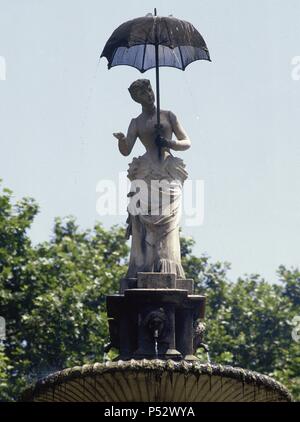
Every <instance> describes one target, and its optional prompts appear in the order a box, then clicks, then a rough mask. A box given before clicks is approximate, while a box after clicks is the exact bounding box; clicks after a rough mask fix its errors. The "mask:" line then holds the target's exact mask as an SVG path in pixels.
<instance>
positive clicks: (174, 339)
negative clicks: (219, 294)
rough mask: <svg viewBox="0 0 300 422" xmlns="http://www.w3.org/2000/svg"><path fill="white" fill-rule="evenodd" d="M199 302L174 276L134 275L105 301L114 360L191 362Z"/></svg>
mask: <svg viewBox="0 0 300 422" xmlns="http://www.w3.org/2000/svg"><path fill="white" fill-rule="evenodd" d="M204 311H205V297H204V296H199V295H193V280H184V279H176V275H175V274H165V273H138V276H137V278H130V279H123V280H122V281H121V285H120V293H119V294H117V295H112V296H108V297H107V313H108V317H109V330H110V338H111V344H110V346H111V347H115V348H117V349H119V352H120V356H118V359H122V360H128V359H132V358H134V359H143V358H145V359H154V358H159V359H172V360H181V359H185V360H196V359H197V358H196V357H195V356H193V337H194V326H195V324H196V322H197V321H198V320H199V319H203V318H204Z"/></svg>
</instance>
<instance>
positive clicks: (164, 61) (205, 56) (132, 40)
mask: <svg viewBox="0 0 300 422" xmlns="http://www.w3.org/2000/svg"><path fill="white" fill-rule="evenodd" d="M156 48H157V50H158V52H157V53H158V54H157V60H156V51H155V50H156ZM101 57H106V58H107V60H108V68H111V67H114V66H118V65H127V66H133V67H135V68H136V69H138V70H139V71H140V72H142V73H143V72H145V71H146V70H148V69H152V68H155V67H157V65H158V66H159V67H162V66H168V67H175V68H178V69H182V70H184V69H185V68H186V67H187V66H188V65H189V64H190V63H192V62H194V61H196V60H209V61H210V56H209V51H208V48H207V46H206V43H205V41H204V39H203V37H202V36H201V35H200V33H199V32H198V31H197V30H196V29H195V27H194V26H193V25H192V24H191V23H189V22H186V21H183V20H180V19H176V18H174V17H172V16H168V17H163V16H153V15H151V14H149V15H147V16H145V17H141V18H136V19H132V20H130V21H128V22H125V23H123V24H122V25H120V26H119V27H118V28H117V29H116V30H115V31H114V32H113V34H112V35H111V37H110V38H109V40H108V41H107V43H106V45H105V47H104V50H103V52H102V54H101ZM157 61H158V63H157Z"/></svg>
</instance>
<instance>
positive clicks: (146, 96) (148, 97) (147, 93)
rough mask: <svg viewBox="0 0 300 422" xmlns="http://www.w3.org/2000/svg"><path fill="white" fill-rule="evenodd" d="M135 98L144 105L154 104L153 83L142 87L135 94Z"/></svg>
mask: <svg viewBox="0 0 300 422" xmlns="http://www.w3.org/2000/svg"><path fill="white" fill-rule="evenodd" d="M135 100H136V101H137V102H138V103H140V104H142V105H152V104H154V100H155V96H154V92H153V90H152V88H151V85H145V86H143V87H142V88H140V89H139V90H138V91H137V92H136V95H135Z"/></svg>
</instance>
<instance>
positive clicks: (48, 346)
mask: <svg viewBox="0 0 300 422" xmlns="http://www.w3.org/2000/svg"><path fill="white" fill-rule="evenodd" d="M37 212H38V206H37V204H36V203H35V201H34V200H32V199H23V200H21V201H17V202H14V198H13V195H12V192H11V191H9V190H7V189H4V190H3V191H2V192H1V193H0V315H1V316H3V317H5V319H6V325H7V333H6V340H5V341H3V342H2V344H1V343H0V400H3V401H6V400H16V399H17V398H18V397H19V395H20V392H21V391H22V389H23V388H24V387H25V386H26V385H27V384H28V383H29V382H32V381H35V380H36V379H37V378H38V377H43V376H45V375H47V374H48V373H50V372H52V371H55V370H58V369H62V368H65V367H70V366H73V365H77V364H80V365H81V364H83V363H86V362H94V361H102V360H103V356H104V345H105V344H106V343H107V342H108V328H107V317H106V309H105V295H106V294H109V293H112V292H115V291H117V290H118V284H119V280H120V278H122V277H123V276H124V273H125V271H126V264H127V257H128V246H127V244H126V240H125V236H124V229H123V228H120V227H113V228H111V229H110V230H105V229H104V228H103V227H102V226H101V225H100V224H95V226H94V227H93V228H92V229H91V230H82V229H80V228H79V227H78V226H77V225H76V222H75V220H74V218H72V217H69V218H66V219H64V220H61V219H56V221H55V224H54V230H53V236H52V238H51V239H50V240H49V241H47V242H44V243H41V244H39V245H36V246H34V245H32V244H31V241H30V237H29V235H28V230H29V229H30V226H31V224H32V221H33V219H34V217H35V216H36V214H37ZM181 243H182V261H183V265H184V267H185V270H186V273H187V275H188V277H191V278H193V279H194V280H195V285H196V290H197V292H199V293H204V294H205V295H206V296H207V311H206V323H207V336H206V342H207V343H208V344H209V346H210V353H211V359H212V361H213V362H218V363H223V364H231V365H237V366H243V367H245V368H249V369H252V370H257V371H260V372H263V373H266V374H270V375H272V376H274V377H275V378H276V379H277V380H279V381H282V382H283V383H284V384H285V385H287V386H288V387H289V388H290V390H291V391H292V392H293V393H294V395H295V398H297V397H298V398H300V353H299V349H300V347H299V343H296V342H295V341H293V340H292V337H291V330H292V326H291V325H290V324H289V321H292V319H293V317H294V316H296V315H300V292H299V286H300V278H299V277H300V275H299V271H298V270H297V269H290V270H287V269H286V268H284V267H280V268H279V271H278V276H279V283H277V284H272V285H271V284H268V283H266V282H265V281H264V280H263V279H261V277H259V276H258V275H251V276H245V277H243V278H240V279H238V280H237V282H235V283H232V282H230V281H229V280H228V277H227V272H228V269H229V264H227V263H221V262H216V263H213V262H211V260H210V259H209V258H208V257H207V256H201V257H196V256H194V255H193V253H192V248H193V241H192V240H191V239H187V238H183V239H182V242H181ZM199 356H200V357H201V358H202V359H206V357H205V356H201V352H200V351H199Z"/></svg>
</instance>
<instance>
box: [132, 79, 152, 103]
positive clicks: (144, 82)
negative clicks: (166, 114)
mask: <svg viewBox="0 0 300 422" xmlns="http://www.w3.org/2000/svg"><path fill="white" fill-rule="evenodd" d="M149 86H150V87H151V82H150V81H149V79H138V80H137V81H134V82H132V84H131V85H130V87H129V88H128V91H129V92H130V95H131V97H132V99H133V100H135V101H136V95H137V93H138V91H139V90H140V89H148V88H149Z"/></svg>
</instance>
